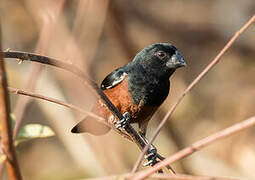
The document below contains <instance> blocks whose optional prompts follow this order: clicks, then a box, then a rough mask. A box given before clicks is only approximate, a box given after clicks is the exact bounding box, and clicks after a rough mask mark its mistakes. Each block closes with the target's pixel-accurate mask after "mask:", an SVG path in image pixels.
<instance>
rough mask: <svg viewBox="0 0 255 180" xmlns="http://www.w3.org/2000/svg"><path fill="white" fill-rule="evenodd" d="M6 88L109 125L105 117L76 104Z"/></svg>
mask: <svg viewBox="0 0 255 180" xmlns="http://www.w3.org/2000/svg"><path fill="white" fill-rule="evenodd" d="M8 90H9V92H11V93H14V94H20V95H24V96H30V97H33V98H37V99H42V100H45V101H49V102H52V103H55V104H58V105H61V106H65V107H67V108H70V109H72V110H75V111H78V112H81V113H83V114H84V115H88V116H91V117H94V118H96V119H97V120H98V121H99V122H101V123H103V124H105V125H107V126H109V127H110V125H109V124H108V123H106V122H105V119H104V118H103V117H100V116H98V115H96V114H94V113H92V112H89V111H85V110H83V109H82V108H79V107H77V106H74V105H72V104H68V103H66V102H63V101H60V100H58V99H55V98H51V97H46V96H43V95H40V94H36V93H32V92H28V91H24V90H20V89H16V88H12V87H8Z"/></svg>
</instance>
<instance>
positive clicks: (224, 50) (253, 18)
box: [132, 15, 255, 173]
mask: <svg viewBox="0 0 255 180" xmlns="http://www.w3.org/2000/svg"><path fill="white" fill-rule="evenodd" d="M254 21H255V15H253V17H252V18H251V19H250V20H249V21H248V22H247V23H246V24H245V25H244V26H243V27H242V28H241V29H240V30H239V31H237V32H236V33H235V35H234V36H233V37H232V38H231V39H230V41H229V42H228V43H227V44H226V45H225V46H224V48H223V49H222V50H221V51H220V53H219V54H218V55H217V56H216V57H215V58H214V59H213V60H212V62H211V63H210V64H209V65H207V66H206V68H205V69H204V70H203V71H202V72H201V73H200V74H199V75H198V76H197V77H196V78H195V79H194V80H193V81H192V82H191V83H190V85H189V86H188V87H187V88H186V89H185V91H184V92H183V93H182V95H181V96H180V97H179V99H178V100H177V102H176V103H175V104H174V105H173V106H172V107H171V109H170V110H169V111H168V113H167V114H166V115H165V117H164V118H163V120H162V121H161V123H160V124H159V126H158V128H157V129H156V131H155V133H154V134H153V135H152V138H151V139H150V141H149V143H148V144H147V145H146V147H145V148H144V150H143V152H142V153H141V154H140V156H139V158H138V160H137V162H136V164H135V166H134V168H133V169H132V172H133V173H134V172H135V171H136V170H137V168H138V167H139V165H140V164H141V162H142V159H143V156H144V154H145V153H146V152H147V150H148V148H149V146H150V144H151V143H152V142H153V141H154V140H155V139H156V137H157V136H158V134H159V132H160V131H161V129H162V128H163V126H164V124H165V123H166V122H167V120H168V118H169V117H170V116H171V115H172V114H173V112H174V110H175V109H176V107H177V106H178V105H179V104H180V102H181V101H182V100H183V98H184V97H185V96H186V94H187V93H188V92H189V91H190V90H191V89H192V88H193V87H194V86H195V85H196V84H197V83H198V82H199V81H200V80H201V79H202V78H203V77H204V76H205V75H206V74H207V73H208V72H209V71H210V70H211V69H212V68H213V67H214V66H215V65H216V64H217V63H218V62H219V61H220V58H221V57H222V55H223V54H224V53H225V52H226V51H227V50H228V49H229V48H230V47H231V45H232V44H233V43H234V42H235V40H236V39H237V38H238V37H239V36H240V35H241V34H242V33H243V32H244V31H245V30H246V29H247V28H248V27H249V26H250V25H251V24H252V23H254Z"/></svg>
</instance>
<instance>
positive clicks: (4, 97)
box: [0, 44, 22, 180]
mask: <svg viewBox="0 0 255 180" xmlns="http://www.w3.org/2000/svg"><path fill="white" fill-rule="evenodd" d="M1 49H2V47H1V44H0V119H1V126H2V132H1V136H2V150H3V153H4V154H5V155H6V164H7V169H8V172H9V176H10V179H11V180H20V179H22V177H21V173H20V169H19V164H18V161H17V157H16V152H15V147H14V145H13V138H12V137H13V136H12V123H11V118H10V112H11V111H10V100H9V94H8V90H7V77H6V72H5V65H4V60H3V55H2V51H1Z"/></svg>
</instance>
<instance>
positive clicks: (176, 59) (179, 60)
mask: <svg viewBox="0 0 255 180" xmlns="http://www.w3.org/2000/svg"><path fill="white" fill-rule="evenodd" d="M186 65H187V63H186V61H185V60H184V58H183V57H182V55H181V53H179V51H175V54H174V55H172V57H171V59H170V60H169V61H168V62H167V63H166V66H167V67H169V68H175V69H177V68H180V67H183V66H186Z"/></svg>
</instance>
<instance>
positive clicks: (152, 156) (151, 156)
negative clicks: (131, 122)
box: [138, 121, 158, 166]
mask: <svg viewBox="0 0 255 180" xmlns="http://www.w3.org/2000/svg"><path fill="white" fill-rule="evenodd" d="M147 125H148V121H144V122H142V123H140V124H139V131H138V133H139V134H140V136H141V137H142V139H143V140H144V141H145V143H146V144H148V143H149V141H148V139H147V138H146V130H147ZM157 155H158V154H157V149H156V147H155V146H153V145H152V144H151V145H150V147H149V149H148V151H147V153H146V155H145V156H144V159H147V160H148V162H146V163H143V166H153V165H155V164H156V163H157V162H158V161H157Z"/></svg>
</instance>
